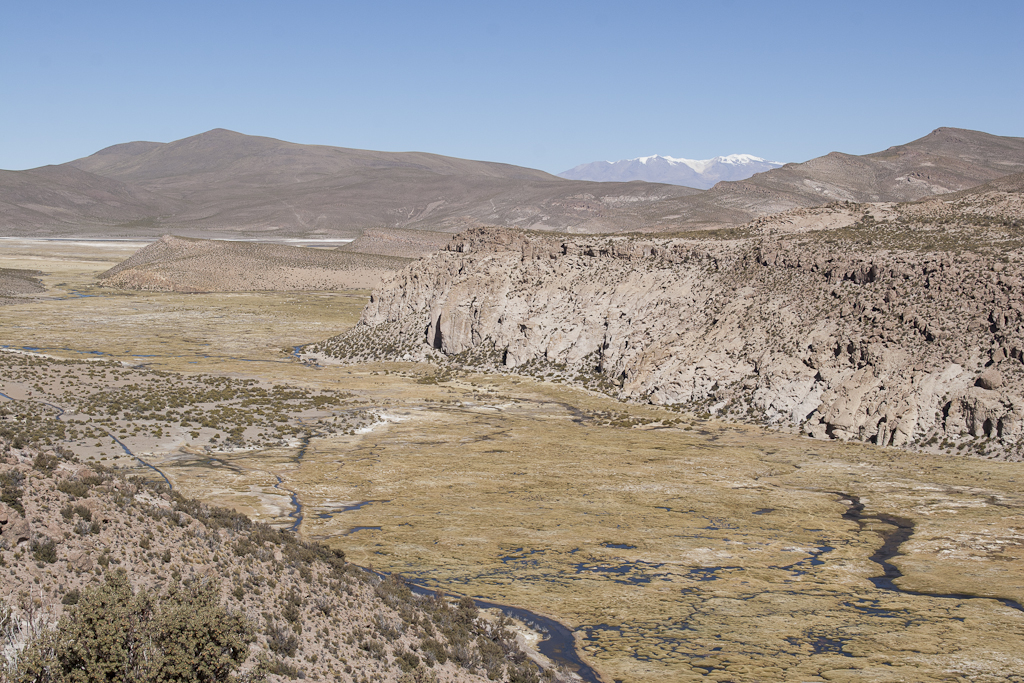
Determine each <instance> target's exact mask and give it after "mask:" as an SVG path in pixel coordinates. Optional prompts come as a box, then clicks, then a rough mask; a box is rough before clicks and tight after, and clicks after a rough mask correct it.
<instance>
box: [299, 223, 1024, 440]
mask: <svg viewBox="0 0 1024 683" xmlns="http://www.w3.org/2000/svg"><path fill="white" fill-rule="evenodd" d="M825 211H826V210H824V209H822V210H819V211H817V214H816V215H817V216H818V218H819V219H820V218H821V215H822V213H823V212H825ZM862 211H863V213H861V212H862ZM915 211H919V208H915ZM844 212H845V214H846V215H847V216H848V217H851V220H845V221H839V224H840V225H841V226H842V229H839V230H826V231H822V230H817V231H800V230H799V229H797V230H792V231H790V232H788V233H780V232H779V231H778V230H777V229H775V228H772V226H770V225H769V226H767V227H763V226H762V227H759V228H757V229H754V228H751V229H750V230H749V231H747V233H745V234H738V235H736V236H735V237H734V236H730V235H719V236H713V237H710V238H701V239H684V238H681V239H674V240H650V239H637V238H631V237H616V238H598V237H589V238H587V237H574V238H569V239H565V238H564V237H563V238H561V239H559V238H558V237H555V236H551V235H541V234H527V233H523V232H517V231H512V230H508V229H500V228H494V229H474V230H470V231H468V232H466V233H463V234H462V235H459V236H457V237H455V238H454V239H453V240H452V242H451V243H450V244H449V245H448V247H447V248H446V249H445V250H444V251H442V252H440V253H438V254H436V255H435V256H433V257H431V258H428V259H425V260H423V261H419V262H416V263H414V264H412V265H410V266H409V267H408V268H406V269H404V270H402V271H400V272H398V273H397V274H395V275H394V276H392V277H391V279H390V280H388V281H386V282H385V283H384V285H383V287H382V288H381V289H380V290H378V291H377V292H375V293H374V295H373V297H372V300H371V302H370V304H369V305H368V306H367V308H366V310H365V311H364V313H363V316H362V319H361V321H360V327H359V328H357V329H356V330H354V331H352V332H351V333H349V334H347V335H341V336H340V337H337V338H335V339H332V340H328V341H327V342H324V343H322V344H320V345H318V346H317V347H316V348H315V349H314V350H316V351H318V352H319V353H320V354H321V355H323V356H336V357H349V358H354V357H356V356H358V355H359V353H360V352H359V349H363V350H364V351H365V350H366V349H368V348H371V347H373V346H374V344H376V345H377V348H380V347H381V345H382V344H385V343H386V342H384V341H383V340H382V339H379V340H378V341H377V342H367V341H366V340H367V339H369V338H370V337H372V335H373V334H374V331H378V335H381V334H384V335H395V334H398V333H399V332H400V333H401V334H402V335H404V336H405V338H407V339H414V340H417V341H418V343H420V344H421V345H423V346H424V347H426V346H429V347H432V348H433V349H434V351H433V352H431V353H433V355H434V356H435V357H442V358H444V359H448V360H454V361H457V362H460V363H462V364H464V365H469V366H475V367H482V368H493V369H497V370H502V371H515V372H524V373H529V374H534V375H538V374H539V375H540V376H547V377H558V378H560V379H564V380H566V381H570V382H576V383H578V384H581V385H584V386H593V387H596V388H601V389H603V390H605V391H608V392H610V393H613V394H614V395H617V396H618V397H619V398H622V399H626V400H633V401H650V402H653V403H658V404H669V405H678V406H680V407H684V408H686V409H689V410H692V411H695V412H697V413H698V414H707V413H711V414H717V415H720V416H724V417H728V418H732V419H741V420H754V421H759V422H766V423H774V424H781V425H791V426H793V427H796V428H799V429H801V430H803V431H804V432H805V433H807V434H808V435H811V436H814V437H818V438H837V439H844V440H848V439H856V440H862V441H869V442H873V443H877V444H880V445H888V446H910V445H935V444H937V443H940V442H941V444H942V445H943V446H945V447H949V448H952V447H954V446H956V447H958V448H960V449H962V448H964V447H965V444H967V443H970V444H971V446H970V448H971V450H976V451H978V452H979V453H982V452H986V453H987V452H990V451H991V454H992V455H993V456H998V457H1009V458H1013V459H1016V458H1017V457H1019V456H1018V454H1017V452H1016V447H1017V446H1016V445H1017V444H1018V442H1021V436H1022V434H1024V399H1022V396H1024V365H1022V361H1024V341H1022V334H1021V332H1022V315H1024V289H1022V287H1024V266H1022V255H1024V252H1022V250H1021V249H1020V245H1018V244H1017V243H1016V242H1015V241H1013V240H1015V239H1016V237H1015V235H1016V231H1019V227H1015V226H1014V225H1013V223H1012V222H1009V223H1006V222H1002V219H991V218H986V219H984V220H979V219H977V218H973V219H971V220H972V221H973V223H971V224H969V225H963V226H961V228H962V229H961V230H960V232H957V231H956V230H953V229H945V230H941V231H936V230H935V226H934V225H933V224H929V226H926V227H927V229H926V228H922V227H921V226H920V225H917V224H915V225H910V224H905V223H903V222H902V221H903V220H904V219H906V216H907V215H909V214H908V213H907V212H906V211H902V212H900V213H899V214H898V216H897V215H896V214H895V213H893V209H892V207H880V208H876V209H871V208H870V207H869V208H868V209H862V208H860V207H858V206H854V207H853V208H844V209H842V210H836V211H834V213H844ZM872 212H874V213H872ZM886 212H888V213H886ZM812 213H813V212H812ZM876 214H877V215H879V216H880V220H876V218H875V215H876ZM853 219H855V222H854V220H853ZM914 220H917V219H914ZM993 220H994V223H993ZM794 222H796V223H799V222H800V221H799V220H797V221H793V220H790V219H786V220H783V221H781V222H780V223H779V224H792V223H794ZM804 222H805V223H806V220H805V221H804ZM832 222H833V223H835V221H832ZM762 223H763V221H762ZM769 223H770V221H769ZM819 223H820V220H819ZM851 223H853V224H852V225H851ZM932 223H934V221H933V222H932ZM979 223H981V224H985V225H983V226H982V227H978V224H979ZM1007 225H1009V226H1010V227H1007ZM776 227H777V226H776ZM986 231H987V232H986ZM993 231H994V232H993ZM990 233H991V234H990ZM979 235H981V238H980V240H979ZM986 235H987V237H986ZM992 235H994V237H993V236H992ZM965 236H966V238H970V239H971V240H973V242H971V243H970V244H966V245H965V244H960V242H958V240H959V241H963V240H962V239H961V238H964V237H965ZM1000 239H1001V240H1002V242H1000V241H999V240H1000ZM950 240H952V242H950ZM951 243H952V244H954V247H950V246H949V245H950V244H951ZM957 244H959V246H955V245H957ZM972 244H977V245H979V247H978V248H972V247H971V245H972ZM882 245H884V247H883V246H882ZM893 245H902V246H899V248H894V247H893ZM993 245H994V246H993ZM367 335H370V337H367ZM357 339H358V340H362V341H359V342H358V343H357V342H356V340H357ZM354 345H355V346H354ZM356 346H358V349H357V348H356ZM406 351H408V347H406ZM405 357H406V358H408V357H410V356H409V354H408V353H406V354H405ZM595 378H596V379H597V380H599V381H598V382H597V384H595ZM598 385H599V386H598ZM965 437H970V438H965Z"/></svg>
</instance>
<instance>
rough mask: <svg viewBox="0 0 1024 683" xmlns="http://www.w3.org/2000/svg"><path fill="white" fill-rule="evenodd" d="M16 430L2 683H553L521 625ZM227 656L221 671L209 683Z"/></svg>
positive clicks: (4, 533)
mask: <svg viewBox="0 0 1024 683" xmlns="http://www.w3.org/2000/svg"><path fill="white" fill-rule="evenodd" d="M0 427H2V429H0V567H3V572H2V578H0V589H2V593H3V596H2V597H0V628H2V632H3V636H4V642H3V644H2V645H0V655H2V656H0V680H12V681H13V680H18V681H28V680H61V681H62V680H84V679H82V678H72V677H69V676H67V675H64V676H62V675H61V674H60V673H59V672H60V670H62V669H63V670H64V671H65V674H67V672H68V671H69V667H70V668H71V669H74V670H76V671H77V672H78V674H76V675H81V673H82V672H83V671H87V670H91V669H90V667H92V668H106V669H111V668H120V667H123V666H129V665H130V666H131V667H132V669H131V670H132V671H133V672H135V673H134V674H132V673H128V674H126V676H125V678H116V679H115V678H106V677H102V676H92V677H91V678H89V680H147V681H148V680H154V681H155V680H228V674H229V673H232V672H233V673H235V674H239V675H241V678H239V679H232V680H241V681H258V680H263V679H264V678H266V679H268V680H270V681H283V680H291V679H295V678H300V679H306V680H313V681H346V682H351V681H358V682H360V683H363V682H369V681H400V682H402V683H412V682H413V681H434V682H440V681H447V682H452V683H454V682H457V681H466V682H470V681H487V680H499V681H524V682H525V681H533V682H534V683H536V682H537V681H538V676H539V674H540V672H539V671H538V669H537V667H536V666H535V665H534V664H532V663H531V662H530V661H528V660H527V659H526V658H525V655H524V654H523V653H522V652H521V651H520V649H519V648H518V646H517V645H516V636H515V634H514V633H513V632H512V631H511V630H509V629H508V628H507V624H506V623H505V622H504V621H501V620H500V619H499V620H498V621H495V620H487V619H484V618H482V615H480V614H479V613H478V611H477V609H476V607H475V606H474V605H473V603H472V601H468V602H467V601H466V600H463V601H461V602H454V601H452V602H449V601H448V600H445V599H435V598H419V597H416V596H414V595H413V594H412V593H410V591H409V588H408V587H407V586H406V585H405V584H404V583H403V582H401V581H399V580H395V579H387V580H382V579H381V578H380V577H378V576H377V575H375V574H372V573H369V572H366V571H364V570H363V569H361V568H359V567H356V566H354V565H351V564H348V563H346V562H345V560H344V554H343V553H342V552H340V551H335V550H331V549H329V548H327V547H324V546H321V545H318V544H311V543H305V542H302V541H301V540H300V539H298V538H296V537H295V536H294V535H292V534H289V533H285V532H282V531H277V530H274V529H271V528H270V527H268V526H266V525H262V524H254V523H252V522H250V521H249V520H248V519H247V518H246V517H245V516H243V515H240V514H237V513H234V512H232V511H230V510H225V509H220V508H212V507H207V506H205V505H203V504H201V503H199V502H197V501H194V500H189V499H186V498H183V497H182V496H180V495H178V494H177V493H175V492H170V491H168V490H167V489H166V488H161V487H154V486H153V485H150V484H146V483H145V482H143V481H141V480H139V479H133V478H126V477H125V476H123V475H122V474H118V473H117V472H115V471H111V470H104V469H102V468H99V467H97V466H95V465H92V466H87V465H85V464H83V463H81V462H80V461H79V460H78V458H77V457H76V456H75V455H74V454H73V453H72V452H71V451H69V450H66V449H63V448H61V447H56V448H47V447H45V446H44V447H35V446H33V445H32V444H31V443H29V442H27V441H26V440H25V439H24V437H23V436H22V435H21V434H19V433H18V429H17V425H16V424H15V425H12V424H10V423H0ZM133 593H134V594H135V596H136V600H134V601H130V602H129V601H127V600H125V601H124V602H123V603H121V602H117V603H115V602H112V601H111V600H110V597H111V594H114V595H118V594H120V595H122V596H127V597H131V595H132V594H133ZM204 597H205V598H206V599H207V600H208V601H209V603H207V602H204ZM182 598H184V600H183V599H182ZM104 601H105V602H104ZM183 605H185V608H184V611H182V606H183ZM188 605H192V607H188ZM132 608H134V611H132ZM169 610H170V611H169ZM175 610H176V611H175ZM211 615H212V616H211ZM168 616H169V617H172V618H171V620H170V621H171V623H170V624H167V623H166V620H164V621H165V623H163V624H162V625H161V621H162V618H163V617H168ZM204 616H205V617H207V618H208V619H207V621H205V622H203V619H202V618H201V617H204ZM209 618H212V619H213V620H212V621H209ZM185 620H189V623H188V626H185V627H183V626H182V624H183V623H184V621H185ZM197 622H199V623H197ZM58 623H59V627H58V628H56V629H55V628H54V627H55V626H57V625H58ZM107 623H110V624H113V625H114V626H113V628H114V629H115V632H114V633H113V635H115V636H116V638H113V639H112V640H106V641H104V640H103V639H104V638H105V637H106V638H110V636H111V635H112V634H111V632H110V629H109V628H106V627H105V624H107ZM122 623H123V624H124V626H126V627H127V626H129V625H130V628H129V629H128V630H127V631H118V629H120V628H121V625H122ZM168 629H169V630H170V631H171V633H170V634H168V633H167V631H168ZM190 629H194V630H190ZM151 632H155V633H156V637H155V638H154V640H147V639H146V638H143V637H141V636H140V635H139V634H149V633H151ZM70 633H75V634H76V636H75V637H76V640H75V641H74V642H71V641H69V640H68V639H69V638H71V636H70V635H68V634H70ZM225 634H227V635H225ZM168 636H170V637H169V638H168ZM229 636H231V637H229ZM225 641H232V642H230V643H229V642H225ZM130 644H132V645H134V646H137V647H138V648H140V649H143V650H145V653H146V657H143V659H146V661H145V662H143V661H132V660H131V659H130V658H131V654H132V652H131V650H132V647H131V646H130ZM103 648H105V649H103ZM211 651H212V652H213V654H212V655H211ZM211 657H212V658H213V659H215V660H218V662H219V672H220V675H219V676H217V677H206V676H201V677H200V678H195V677H194V676H195V675H199V674H197V673H196V671H197V669H196V668H195V667H198V666H199V662H200V660H203V661H206V660H209V659H211ZM122 660H123V661H122ZM43 667H49V675H47V676H44V675H41V673H40V672H41V671H42V669H43ZM154 667H155V668H156V669H159V670H160V671H163V672H164V673H163V675H164V676H165V677H160V673H159V671H154V670H153V668H154ZM182 667H183V668H182ZM170 670H174V671H176V672H177V673H176V674H173V673H172V674H171V675H170V676H169V677H167V672H168V671H170ZM184 672H187V673H184ZM555 678H556V676H555V673H554V671H551V673H550V674H547V675H546V676H545V679H546V680H555Z"/></svg>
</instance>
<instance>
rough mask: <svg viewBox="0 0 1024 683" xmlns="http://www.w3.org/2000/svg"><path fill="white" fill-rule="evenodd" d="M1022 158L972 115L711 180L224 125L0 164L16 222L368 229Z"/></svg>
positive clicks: (660, 212) (592, 220)
mask: <svg viewBox="0 0 1024 683" xmlns="http://www.w3.org/2000/svg"><path fill="white" fill-rule="evenodd" d="M651 161H652V160H649V161H648V163H650V162H651ZM677 166H678V164H677ZM682 166H685V167H686V168H688V169H689V168H690V167H689V166H686V164H682ZM691 170H692V169H691ZM1021 171H1024V138H1016V137H1001V136H996V135H990V134H987V133H982V132H978V131H970V130H962V129H957V128H939V129H937V130H935V131H933V132H931V133H929V134H928V135H926V136H924V137H922V138H920V139H918V140H914V141H912V142H909V143H906V144H903V145H899V146H896V147H890V148H889V149H887V150H885V151H882V152H877V153H874V154H868V155H863V156H856V155H851V154H843V153H840V152H832V153H830V154H828V155H825V156H823V157H818V158H816V159H811V160H810V161H807V162H804V163H800V164H786V165H784V166H781V167H779V168H774V169H771V170H768V171H765V172H762V173H757V174H756V175H754V176H752V177H750V178H747V179H745V180H738V181H722V182H719V183H718V184H717V185H715V186H714V187H713V188H711V189H709V190H699V189H694V188H689V187H683V186H679V185H671V184H665V183H652V182H645V181H633V182H592V181H585V180H569V179H565V178H559V177H556V176H554V175H551V174H548V173H545V172H544V171H539V170H536V169H530V168H523V167H520V166H512V165H509V164H501V163H495V162H485V161H471V160H466V159H457V158H452V157H445V156H440V155H436V154H427V153H422V152H374V151H367V150H357V149H346V148H340V147H327V146H322V145H300V144H294V143H290V142H284V141H281V140H275V139H273V138H267V137H256V136H249V135H243V134H241V133H236V132H233V131H228V130H223V129H216V130H212V131H209V132H206V133H202V134H200V135H195V136H192V137H189V138H185V139H183V140H177V141H175V142H169V143H157V142H129V143H126V144H120V145H114V146H112V147H108V148H106V149H103V150H100V151H99V152H96V153H95V154H93V155H91V156H88V157H85V158H83V159H78V160H75V161H71V162H68V163H65V164H61V165H57V166H43V167H40V168H36V169H30V170H26V171H0V235H22V236H39V237H43V236H55V237H56V236H86V235H103V236H107V237H118V236H125V237H143V236H154V237H155V236H159V235H162V234H167V233H175V234H179V235H185V236H193V237H232V236H247V237H261V238H274V237H277V238H284V237H307V238H316V237H357V236H358V235H360V234H362V233H363V232H364V231H366V230H367V229H371V228H401V229H406V230H427V231H434V232H441V233H454V232H460V231H462V230H464V229H466V228H467V227H472V226H479V225H496V226H505V227H516V228H522V229H534V230H546V231H560V232H573V233H609V232H628V231H645V232H666V231H667V232H672V231H681V230H692V229H705V228H711V227H722V226H730V225H740V224H743V223H746V222H747V221H749V220H751V219H752V218H755V217H757V216H761V215H765V214H771V213H778V212H780V211H787V210H790V209H794V208H800V207H810V206H820V205H823V204H827V203H829V202H834V201H854V202H865V201H908V200H914V199H919V198H921V197H925V196H929V195H934V194H941V193H944V192H951V191H958V190H963V189H966V188H969V187H973V186H975V185H978V184H981V183H985V182H988V181H991V180H994V179H996V178H999V177H1001V176H1005V175H1008V174H1011V173H1015V172H1021Z"/></svg>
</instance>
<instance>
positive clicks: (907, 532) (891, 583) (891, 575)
mask: <svg viewBox="0 0 1024 683" xmlns="http://www.w3.org/2000/svg"><path fill="white" fill-rule="evenodd" d="M832 493H833V495H837V496H839V497H840V502H842V503H844V504H845V505H846V506H847V508H848V509H847V511H846V512H845V513H843V519H849V520H852V521H854V522H857V524H858V525H859V526H860V528H861V530H862V531H863V530H864V529H865V528H866V527H867V523H868V522H869V521H876V522H883V523H884V524H889V525H891V526H892V527H893V529H892V531H889V532H887V533H881V532H879V535H880V536H881V537H882V546H881V547H880V548H879V549H878V550H877V551H875V553H874V554H873V555H872V556H871V557H870V558H869V559H870V560H871V561H872V562H874V563H876V564H877V565H879V566H880V567H881V568H882V575H881V576H873V577H871V579H870V581H871V583H873V584H874V585H875V587H876V588H879V589H881V590H886V591H893V592H895V593H903V594H905V595H920V596H925V597H930V598H952V599H954V600H996V601H998V602H1001V603H1003V604H1004V605H1006V606H1007V607H1011V608H1013V609H1015V610H1018V611H1020V612H1024V605H1021V604H1020V603H1019V602H1017V601H1016V600H1010V599H1009V598H996V597H988V596H984V595H969V594H967V593H928V592H924V591H915V590H908V589H906V588H900V587H899V586H897V585H896V583H895V581H896V579H898V578H900V577H901V576H903V572H901V571H900V570H899V569H897V568H896V566H895V565H894V564H892V563H891V562H890V561H889V560H891V559H892V558H894V557H896V556H897V555H899V554H900V546H902V545H903V544H904V543H906V542H907V541H908V540H909V539H910V537H911V536H912V535H913V534H914V522H913V521H912V520H909V519H907V518H906V517H897V516H896V515H887V514H884V513H875V514H871V515H866V514H864V503H862V502H860V498H859V497H857V496H851V495H849V494H847V493H836V492H832Z"/></svg>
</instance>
